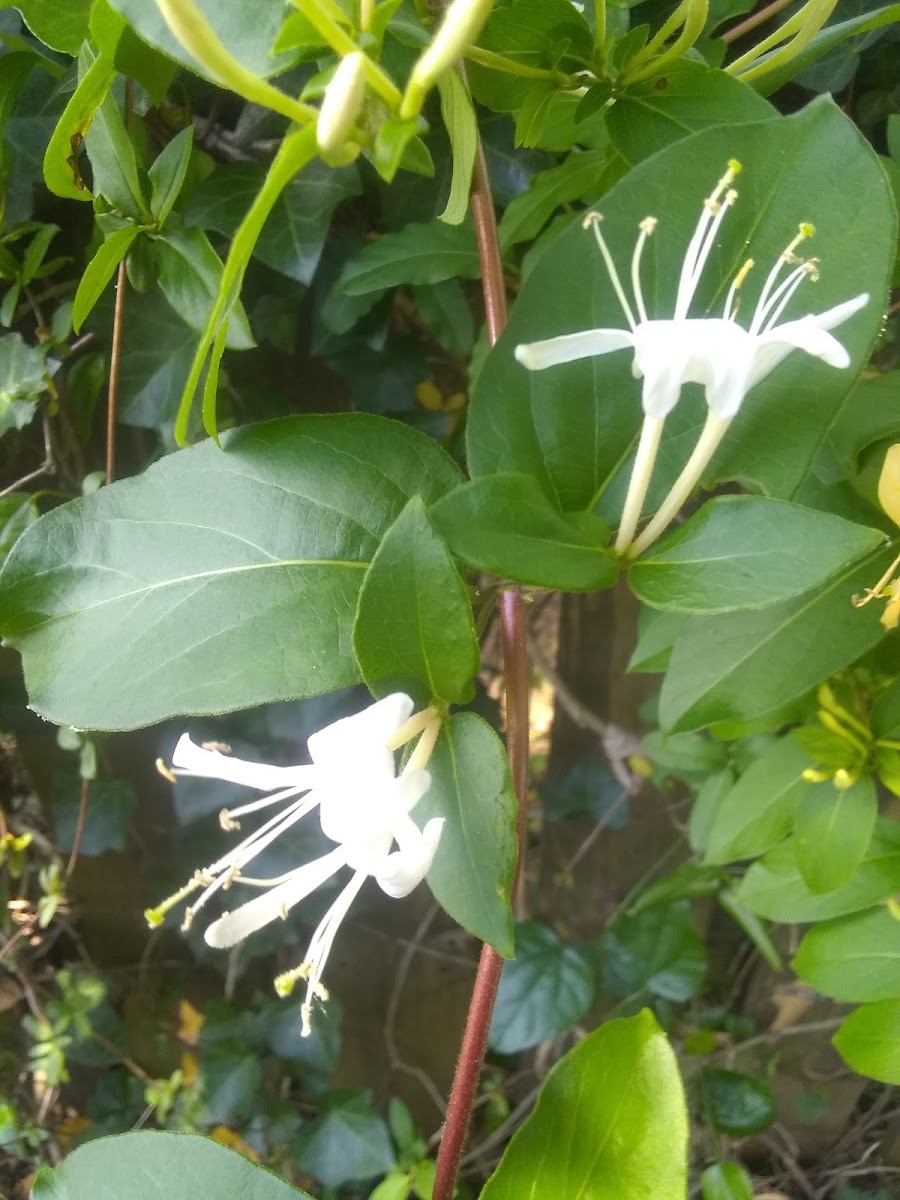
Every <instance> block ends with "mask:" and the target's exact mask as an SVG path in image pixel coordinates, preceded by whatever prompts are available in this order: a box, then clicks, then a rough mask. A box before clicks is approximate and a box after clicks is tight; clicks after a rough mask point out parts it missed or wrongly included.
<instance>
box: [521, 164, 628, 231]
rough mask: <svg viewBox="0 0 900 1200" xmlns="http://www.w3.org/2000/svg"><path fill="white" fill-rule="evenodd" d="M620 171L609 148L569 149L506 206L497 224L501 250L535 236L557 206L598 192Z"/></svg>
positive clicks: (620, 167) (614, 178)
mask: <svg viewBox="0 0 900 1200" xmlns="http://www.w3.org/2000/svg"><path fill="white" fill-rule="evenodd" d="M623 172H624V163H623V162H622V160H621V159H619V158H618V156H617V155H613V154H610V152H609V150H573V151H572V153H571V154H570V155H569V157H568V158H567V159H566V160H565V162H563V163H561V164H560V165H559V166H558V167H553V168H551V169H550V170H549V171H539V172H538V174H537V175H534V176H532V178H531V180H530V181H529V184H528V191H527V192H522V194H521V195H519V196H515V197H514V198H513V199H512V200H511V201H510V203H509V204H508V205H507V206H506V209H505V211H504V213H503V216H502V217H501V219H500V226H499V233H500V245H501V247H502V249H503V250H504V251H505V250H507V249H509V247H510V246H514V245H516V243H518V242H526V241H530V240H531V239H532V238H535V237H537V235H538V234H539V233H540V232H541V230H542V229H543V227H544V226H545V225H546V223H547V222H548V221H549V220H550V218H551V217H552V216H553V214H554V212H555V211H556V210H557V208H560V207H562V206H563V205H565V204H571V203H572V202H573V201H574V200H581V199H582V197H584V196H586V195H590V196H598V195H602V194H603V192H605V191H607V190H608V188H609V187H611V186H612V184H613V183H615V182H617V180H618V179H619V178H620V177H621V176H622V174H623Z"/></svg>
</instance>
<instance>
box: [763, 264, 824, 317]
mask: <svg viewBox="0 0 900 1200" xmlns="http://www.w3.org/2000/svg"><path fill="white" fill-rule="evenodd" d="M818 278H819V268H818V259H815V258H811V259H809V261H808V262H805V263H801V264H800V266H799V267H796V268H795V269H794V270H793V271H791V273H790V275H788V277H787V279H785V280H784V281H783V283H782V284H781V286H780V287H779V288H778V289H777V290H776V291H775V292H774V293H773V294H772V297H771V299H770V300H769V305H770V307H771V305H772V304H776V305H777V307H776V308H775V309H774V310H773V311H771V312H770V313H769V315H768V317H767V318H766V321H765V324H764V325H763V326H762V328H761V329H760V331H759V332H760V333H767V332H768V331H769V330H770V329H771V328H772V327H773V326H774V325H777V324H778V318H779V317H780V316H781V314H782V313H783V312H784V310H785V309H786V308H787V306H788V304H789V303H790V301H791V297H792V296H793V295H794V292H796V290H797V288H798V287H799V286H800V284H801V283H802V282H803V280H804V279H811V280H812V281H813V282H815V281H816V280H817V279H818Z"/></svg>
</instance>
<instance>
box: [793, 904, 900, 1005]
mask: <svg viewBox="0 0 900 1200" xmlns="http://www.w3.org/2000/svg"><path fill="white" fill-rule="evenodd" d="M793 967H794V970H795V971H796V972H797V974H798V975H799V976H800V978H801V979H803V980H805V982H806V983H808V984H810V986H811V987H814V988H815V989H816V991H818V992H822V994H823V995H825V996H832V997H833V998H834V999H835V1000H856V1001H864V1000H894V999H897V998H900V921H898V920H897V919H896V918H895V917H894V916H893V915H892V914H891V913H890V912H889V911H888V909H887V908H886V907H881V906H879V907H878V908H871V909H869V911H868V912H863V913H857V914H856V915H854V916H852V917H841V918H839V919H838V920H836V921H826V922H825V923H824V924H822V925H816V926H815V927H814V928H813V929H810V930H809V932H808V933H807V934H805V936H804V938H803V940H802V941H801V943H800V946H799V948H798V950H797V953H796V954H795V955H794V962H793Z"/></svg>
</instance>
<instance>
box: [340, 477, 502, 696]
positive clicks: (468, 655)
mask: <svg viewBox="0 0 900 1200" xmlns="http://www.w3.org/2000/svg"><path fill="white" fill-rule="evenodd" d="M353 649H354V651H355V652H356V659H357V662H358V663H359V666H360V670H361V671H362V675H363V679H364V680H365V681H366V683H367V684H368V685H369V687H370V688H371V690H372V691H373V692H375V693H376V694H377V695H383V694H386V693H387V692H389V691H394V690H396V688H397V687H403V686H405V684H406V682H407V681H408V680H410V679H413V680H415V681H416V682H417V683H418V684H421V685H423V686H424V687H425V688H426V689H427V700H428V702H430V701H431V700H445V701H449V702H450V703H452V704H464V703H465V702H466V701H468V700H471V698H472V693H473V687H472V680H473V679H474V678H475V675H476V674H477V672H478V665H479V662H480V656H479V652H478V642H477V640H476V638H475V626H474V623H473V620H472V606H471V604H470V603H469V598H468V596H467V595H466V589H465V585H464V584H463V581H462V579H460V576H459V572H458V571H457V569H456V567H455V566H454V564H453V559H452V558H451V557H450V552H449V551H448V549H447V547H446V545H445V544H444V542H443V540H442V538H441V537H440V535H439V534H438V533H437V532H436V530H435V528H434V526H433V525H432V523H431V521H430V520H429V518H428V514H427V513H426V511H425V509H424V507H423V505H422V500H421V498H420V497H419V496H414V497H413V498H412V499H411V500H410V501H409V503H408V504H407V505H406V507H405V508H404V510H403V512H402V513H401V514H400V516H399V517H398V518H397V520H396V521H395V522H394V524H393V525H392V526H391V527H390V529H389V530H388V531H387V533H386V534H385V535H384V538H383V539H382V542H381V545H380V546H379V547H378V550H377V551H376V552H375V557H374V558H373V560H372V563H371V565H370V567H369V569H368V571H367V572H366V577H365V579H364V580H363V585H362V591H361V592H360V595H359V606H358V609H357V613H356V623H355V625H354V626H353Z"/></svg>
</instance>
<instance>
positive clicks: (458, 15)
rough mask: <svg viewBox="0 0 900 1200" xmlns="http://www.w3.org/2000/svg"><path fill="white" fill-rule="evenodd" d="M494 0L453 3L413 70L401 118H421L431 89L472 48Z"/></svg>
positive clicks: (455, 1) (470, 0)
mask: <svg viewBox="0 0 900 1200" xmlns="http://www.w3.org/2000/svg"><path fill="white" fill-rule="evenodd" d="M492 4H493V0H453V3H452V4H451V5H450V7H449V8H448V9H447V12H446V13H445V15H444V19H443V21H442V22H441V25H440V28H439V29H438V31H437V33H436V34H435V35H434V40H433V41H432V43H431V45H430V46H429V47H428V49H427V50H426V51H425V53H424V54H423V55H422V57H421V58H420V59H419V61H418V62H417V63H416V65H415V66H414V67H413V71H412V74H411V75H410V77H409V83H408V84H407V85H406V94H405V95H404V97H403V103H402V105H401V106H400V116H401V118H402V119H403V120H404V121H410V120H412V118H413V117H415V116H418V113H419V110H420V109H421V107H422V103H423V101H424V99H425V97H426V96H427V94H428V92H429V90H430V89H431V88H432V87H434V85H435V84H436V83H437V81H438V79H439V78H440V77H441V75H443V73H444V72H445V71H446V70H447V69H448V68H449V67H452V66H453V64H454V63H455V62H456V60H457V59H458V58H460V57H461V56H462V54H464V53H465V51H466V50H467V49H468V48H469V46H471V45H472V43H473V42H474V41H475V39H476V38H477V37H478V35H479V33H481V27H482V26H483V25H484V23H485V21H486V20H487V19H488V15H489V14H490V11H491V5H492Z"/></svg>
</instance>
